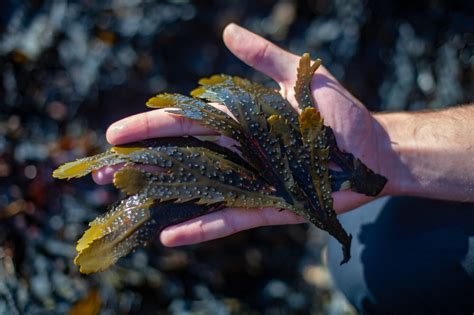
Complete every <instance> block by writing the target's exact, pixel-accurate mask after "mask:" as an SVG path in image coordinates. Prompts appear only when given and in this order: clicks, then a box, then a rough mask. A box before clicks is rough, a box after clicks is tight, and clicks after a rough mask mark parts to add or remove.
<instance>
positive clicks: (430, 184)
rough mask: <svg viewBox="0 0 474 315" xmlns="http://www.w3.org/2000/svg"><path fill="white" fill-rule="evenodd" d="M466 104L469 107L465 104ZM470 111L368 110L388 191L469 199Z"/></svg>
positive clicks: (473, 181)
mask: <svg viewBox="0 0 474 315" xmlns="http://www.w3.org/2000/svg"><path fill="white" fill-rule="evenodd" d="M471 110H472V107H471ZM470 115H472V112H470V111H469V110H465V109H456V108H454V109H449V110H444V111H435V112H417V113H413V112H401V113H386V114H377V115H374V118H375V120H376V122H377V123H378V126H379V129H380V132H379V135H378V137H377V138H378V139H379V140H380V141H379V145H378V153H379V156H380V158H381V159H383V160H382V162H381V172H382V174H384V175H386V176H387V178H388V182H389V184H388V185H389V188H388V193H389V194H391V195H413V196H420V197H428V198H436V199H446V200H455V201H469V200H470V201H472V200H473V199H472V198H473V194H472V191H473V190H474V178H473V176H472V174H474V166H473V165H474V164H473V163H471V162H470V161H472V158H473V156H474V154H473V153H474V152H473V151H474V143H473V137H472V134H473V132H472V127H471V126H470V124H471V122H470V119H468V118H467V117H472V116H470Z"/></svg>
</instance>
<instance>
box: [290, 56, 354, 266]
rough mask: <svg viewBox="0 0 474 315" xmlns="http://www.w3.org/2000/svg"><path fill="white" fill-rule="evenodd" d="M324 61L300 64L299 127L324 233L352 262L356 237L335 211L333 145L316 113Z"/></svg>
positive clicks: (303, 59) (297, 89) (297, 91)
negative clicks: (317, 76)
mask: <svg viewBox="0 0 474 315" xmlns="http://www.w3.org/2000/svg"><path fill="white" fill-rule="evenodd" d="M320 63H321V61H320V60H317V61H316V62H315V63H314V64H313V65H311V59H310V56H309V54H304V55H303V56H302V57H301V59H300V62H299V67H298V70H297V80H296V84H295V98H296V100H297V102H298V104H299V106H300V108H301V109H302V112H301V114H300V117H299V126H300V129H301V135H302V140H303V144H304V147H305V149H306V151H307V152H308V153H309V154H304V155H303V157H304V158H305V162H306V164H307V165H309V173H310V174H311V178H312V182H313V186H314V189H315V191H316V195H317V199H318V204H319V209H317V208H316V209H315V211H316V212H317V213H318V216H317V217H318V218H319V219H320V221H321V222H318V223H319V224H321V225H322V226H323V229H325V230H326V231H328V232H329V233H330V234H331V235H332V236H334V237H335V238H336V239H337V240H338V241H339V242H340V243H341V244H342V247H343V248H342V251H343V260H342V262H341V264H342V263H345V262H347V261H348V260H349V259H350V244H351V239H352V237H351V236H350V235H348V234H347V232H346V231H345V230H344V228H343V227H342V225H341V224H340V222H339V221H338V219H337V217H336V212H335V211H334V208H333V198H332V195H331V193H332V187H333V186H332V185H331V180H330V171H329V158H330V148H329V147H330V143H329V141H328V138H327V136H326V132H325V129H326V128H327V127H326V126H324V122H323V119H322V117H321V115H320V113H319V112H318V111H317V110H316V108H315V106H314V102H313V98H312V94H311V80H312V78H313V74H314V72H315V71H316V70H317V68H318V67H319V65H320Z"/></svg>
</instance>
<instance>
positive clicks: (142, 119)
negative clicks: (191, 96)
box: [106, 109, 215, 145]
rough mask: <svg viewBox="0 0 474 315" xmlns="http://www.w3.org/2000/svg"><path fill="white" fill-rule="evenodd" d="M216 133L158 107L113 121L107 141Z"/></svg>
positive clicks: (119, 141) (124, 141) (128, 140)
mask: <svg viewBox="0 0 474 315" xmlns="http://www.w3.org/2000/svg"><path fill="white" fill-rule="evenodd" d="M212 134H215V132H213V131H212V130H209V129H207V128H205V127H203V126H201V125H200V124H199V123H198V122H196V121H193V120H190V119H187V118H184V117H181V116H178V115H173V114H170V113H167V112H166V109H157V110H152V111H148V112H144V113H140V114H137V115H133V116H130V117H127V118H124V119H122V120H119V121H117V122H115V123H113V124H112V125H111V126H110V127H109V128H108V129H107V134H106V136H107V141H108V142H109V143H110V144H113V145H118V144H123V143H129V142H133V141H139V140H144V139H150V138H156V137H174V136H176V137H178V136H185V135H201V136H202V135H212Z"/></svg>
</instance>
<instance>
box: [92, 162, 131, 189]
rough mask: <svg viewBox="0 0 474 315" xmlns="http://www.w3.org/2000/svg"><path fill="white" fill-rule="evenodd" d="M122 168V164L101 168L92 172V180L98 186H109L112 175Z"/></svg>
mask: <svg viewBox="0 0 474 315" xmlns="http://www.w3.org/2000/svg"><path fill="white" fill-rule="evenodd" d="M122 166H123V164H119V165H112V166H105V167H102V168H101V169H99V170H97V171H95V172H92V179H93V180H94V182H95V183H96V184H99V185H107V184H110V183H111V182H112V180H113V178H114V173H115V172H117V171H118V170H119V169H121V168H122Z"/></svg>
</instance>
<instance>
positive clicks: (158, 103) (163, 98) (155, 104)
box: [146, 93, 176, 108]
mask: <svg viewBox="0 0 474 315" xmlns="http://www.w3.org/2000/svg"><path fill="white" fill-rule="evenodd" d="M175 104H176V98H175V95H174V94H169V93H164V94H158V95H156V96H153V97H152V98H150V99H149V100H148V101H147V102H146V106H148V107H150V108H166V107H174V106H175Z"/></svg>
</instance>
